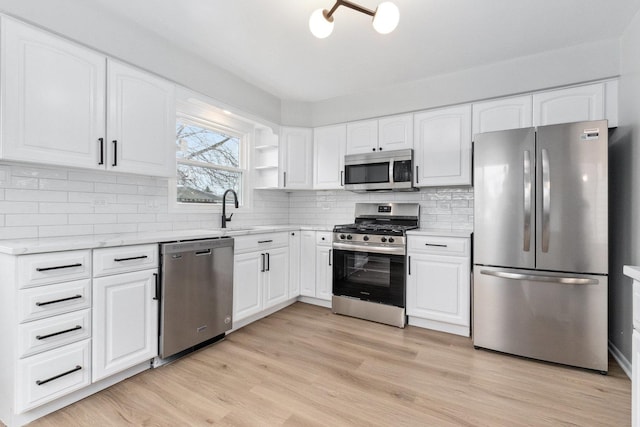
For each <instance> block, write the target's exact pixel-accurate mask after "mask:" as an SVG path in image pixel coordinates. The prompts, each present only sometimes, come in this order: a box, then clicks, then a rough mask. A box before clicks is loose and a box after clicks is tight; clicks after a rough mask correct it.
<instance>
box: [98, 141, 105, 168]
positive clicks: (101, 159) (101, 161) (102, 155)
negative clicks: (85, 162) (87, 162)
mask: <svg viewBox="0 0 640 427" xmlns="http://www.w3.org/2000/svg"><path fill="white" fill-rule="evenodd" d="M98 143H99V144H100V161H99V162H98V164H99V165H104V138H98Z"/></svg>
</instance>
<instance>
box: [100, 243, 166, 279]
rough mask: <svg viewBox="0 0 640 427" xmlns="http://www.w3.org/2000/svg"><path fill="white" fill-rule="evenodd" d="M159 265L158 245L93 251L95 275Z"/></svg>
mask: <svg viewBox="0 0 640 427" xmlns="http://www.w3.org/2000/svg"><path fill="white" fill-rule="evenodd" d="M157 266H158V245H156V244H152V245H136V246H118V247H115V248H103V249H95V250H94V251H93V276H94V277H100V276H108V275H110V274H119V273H127V272H129V271H137V270H146V269H149V268H156V267H157Z"/></svg>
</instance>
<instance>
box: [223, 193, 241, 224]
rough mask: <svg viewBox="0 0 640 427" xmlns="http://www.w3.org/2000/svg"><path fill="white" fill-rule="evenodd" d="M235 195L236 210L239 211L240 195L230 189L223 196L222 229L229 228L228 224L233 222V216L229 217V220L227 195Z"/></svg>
mask: <svg viewBox="0 0 640 427" xmlns="http://www.w3.org/2000/svg"><path fill="white" fill-rule="evenodd" d="M228 193H231V194H233V199H234V200H235V205H236V209H238V195H237V194H236V192H235V191H233V190H232V189H228V190H227V191H225V192H224V194H223V196H222V228H227V222H229V221H231V217H232V216H233V214H231V215H229V218H227V194H228Z"/></svg>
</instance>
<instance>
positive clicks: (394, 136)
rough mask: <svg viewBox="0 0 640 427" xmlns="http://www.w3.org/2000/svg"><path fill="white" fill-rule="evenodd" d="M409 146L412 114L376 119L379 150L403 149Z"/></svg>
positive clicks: (411, 131)
mask: <svg viewBox="0 0 640 427" xmlns="http://www.w3.org/2000/svg"><path fill="white" fill-rule="evenodd" d="M409 148H413V114H402V115H399V116H391V117H385V118H382V119H380V120H378V149H379V150H405V149H409Z"/></svg>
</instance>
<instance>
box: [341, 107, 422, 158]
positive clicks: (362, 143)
mask: <svg viewBox="0 0 640 427" xmlns="http://www.w3.org/2000/svg"><path fill="white" fill-rule="evenodd" d="M405 148H413V116H412V115H411V114H402V115H398V116H389V117H384V118H382V119H380V120H364V121H360V122H353V123H347V154H358V153H371V152H375V151H383V150H402V149H405Z"/></svg>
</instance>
